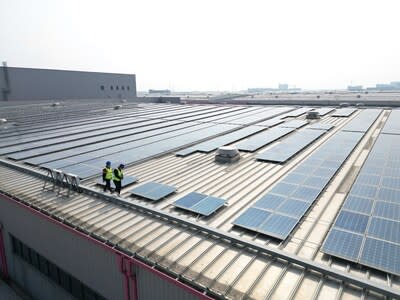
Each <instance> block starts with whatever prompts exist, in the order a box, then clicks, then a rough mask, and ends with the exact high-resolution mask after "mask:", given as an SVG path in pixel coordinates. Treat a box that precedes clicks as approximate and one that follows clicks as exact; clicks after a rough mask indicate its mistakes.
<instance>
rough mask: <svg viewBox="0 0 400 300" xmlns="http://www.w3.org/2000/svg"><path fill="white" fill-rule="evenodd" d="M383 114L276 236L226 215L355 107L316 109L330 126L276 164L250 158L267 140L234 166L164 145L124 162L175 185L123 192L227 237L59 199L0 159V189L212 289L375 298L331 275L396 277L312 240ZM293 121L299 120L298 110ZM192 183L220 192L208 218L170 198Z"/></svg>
mask: <svg viewBox="0 0 400 300" xmlns="http://www.w3.org/2000/svg"><path fill="white" fill-rule="evenodd" d="M160 107H162V108H164V107H176V106H168V105H165V106H159V105H148V106H147V105H146V106H143V107H142V109H143V110H146V109H150V108H151V109H155V110H157V109H159V108H160ZM177 108H180V107H177ZM211 109H212V107H211ZM108 113H109V112H108ZM118 113H119V112H118ZM118 113H117V112H113V114H118ZM387 115H388V112H387V111H386V112H384V113H383V114H381V116H380V117H379V119H378V120H377V121H376V122H375V123H374V125H373V126H372V128H371V129H370V130H369V131H368V133H367V134H366V136H365V137H364V138H363V140H362V141H361V143H360V144H359V145H358V146H357V148H356V149H355V151H353V153H352V155H351V156H350V157H349V159H348V160H347V161H346V163H345V164H344V165H343V166H342V168H341V169H340V172H339V173H338V174H337V175H336V176H335V178H334V180H333V181H332V182H330V184H329V186H328V187H327V189H326V190H325V191H324V192H323V194H322V195H321V197H319V199H318V200H317V201H316V203H315V204H314V205H313V206H312V208H311V209H310V210H309V211H308V212H307V213H306V215H305V217H304V218H303V219H302V220H301V222H300V224H299V225H298V226H297V227H296V228H295V230H294V231H293V232H292V233H291V235H290V236H289V238H288V239H286V240H285V241H279V240H276V239H273V238H269V237H268V236H264V235H260V234H255V233H252V232H251V231H247V230H242V229H240V228H238V227H233V225H232V221H233V220H234V219H235V218H236V217H237V216H238V215H240V214H241V213H242V212H243V211H244V209H246V208H247V207H249V206H250V205H251V204H252V203H254V202H255V201H256V200H257V199H258V198H259V197H260V196H261V195H263V194H264V193H265V192H266V191H268V190H269V189H271V187H272V186H273V185H274V183H276V182H277V181H278V180H279V179H280V178H281V177H282V176H283V175H285V174H286V173H287V172H288V171H290V170H291V169H292V168H293V167H294V166H296V165H297V164H298V163H299V162H301V161H302V160H303V159H304V158H306V157H308V155H309V154H310V153H312V152H313V151H314V150H315V149H318V147H319V146H320V145H322V144H323V143H324V142H325V141H327V140H329V138H330V137H331V136H332V135H334V134H335V133H336V132H337V131H338V130H340V129H341V128H342V127H343V126H344V125H345V124H346V123H347V122H349V120H350V119H352V118H354V117H355V116H357V113H356V114H353V115H352V116H351V117H349V118H334V117H331V116H330V114H328V115H327V116H324V117H323V118H322V119H321V121H322V122H323V123H329V124H333V125H335V127H334V129H333V130H331V131H329V132H328V133H327V134H326V135H324V136H323V137H322V138H320V139H319V140H318V141H317V142H315V143H313V144H312V145H311V146H310V147H308V148H306V149H305V150H304V151H302V152H301V153H299V154H298V155H296V156H295V158H294V159H292V160H290V161H289V162H288V163H286V164H284V165H278V164H272V163H265V162H259V161H257V160H255V159H254V158H255V156H256V155H257V153H259V152H260V151H263V150H265V149H267V148H268V147H269V146H267V147H264V148H262V149H260V150H259V151H258V152H254V153H241V156H242V157H241V159H240V161H239V162H237V163H234V164H217V163H215V162H214V153H210V154H203V153H195V154H193V155H190V156H187V157H176V156H175V155H174V153H167V154H162V155H161V156H159V157H156V158H152V159H150V160H146V161H143V162H140V163H137V164H135V165H133V166H130V167H128V168H127V169H126V170H125V174H126V175H134V176H138V177H139V180H140V183H145V182H148V181H157V182H162V183H164V184H169V185H173V186H175V187H176V188H177V189H178V191H177V193H176V194H174V195H173V196H170V197H168V198H166V199H164V200H162V201H159V202H149V201H146V200H143V199H140V198H137V197H131V196H130V194H129V190H130V189H131V188H126V189H124V190H123V193H122V197H123V198H124V199H126V200H127V201H129V202H132V203H133V204H139V205H140V204H141V205H143V206H144V207H147V208H149V209H157V210H161V211H162V212H165V213H168V214H170V215H173V216H177V217H179V218H181V219H184V220H188V221H192V222H195V223H196V224H199V225H200V226H205V227H204V228H215V229H216V230H218V231H219V232H226V233H227V234H228V235H227V237H228V238H227V239H223V238H221V237H220V236H214V235H213V234H211V233H210V232H207V231H203V232H202V231H201V230H199V229H194V228H190V226H183V225H182V224H180V223H179V221H175V222H172V221H171V220H170V221H168V220H164V219H160V218H157V217H155V215H153V216H151V215H149V214H148V213H145V212H144V211H142V212H141V211H139V210H137V209H129V208H127V207H124V206H121V205H118V203H111V202H109V201H107V200H105V199H101V198H96V197H93V196H89V195H87V194H86V193H83V194H73V195H71V196H70V197H69V198H68V199H66V198H65V197H62V196H61V195H59V196H57V195H56V194H55V193H54V192H51V191H47V190H43V189H42V186H43V180H41V179H40V178H38V177H35V176H33V175H30V174H24V173H21V172H20V171H18V170H16V169H14V168H13V167H12V166H5V165H4V164H2V166H0V174H1V176H2V178H8V179H9V180H7V181H2V182H1V183H0V190H2V191H4V192H6V193H7V194H10V195H13V196H14V197H16V198H19V199H21V200H24V201H26V202H28V203H30V204H33V205H34V206H37V207H38V208H40V209H42V210H45V211H47V212H48V213H50V214H53V215H54V216H55V217H57V218H59V219H65V220H66V221H67V222H68V223H70V224H71V225H72V226H77V227H79V228H81V229H82V230H84V231H86V232H88V233H91V234H93V235H94V236H97V237H99V238H101V239H103V240H107V241H109V243H111V244H115V245H118V247H120V248H121V249H125V250H127V251H129V252H132V253H136V254H137V255H138V256H139V257H141V258H142V259H143V260H145V261H147V262H148V263H150V264H155V265H157V266H159V267H160V268H161V269H163V270H164V271H166V272H169V273H171V274H175V276H177V277H179V278H180V279H181V280H183V281H185V282H188V283H190V284H192V285H194V286H196V287H197V288H201V287H204V288H205V290H206V291H209V292H211V293H212V294H213V295H218V296H220V297H224V298H231V299H241V298H247V299H273V298H278V299H286V298H288V299H295V298H296V299H305V298H307V299H308V298H319V299H329V298H335V299H336V298H337V299H350V298H380V297H382V296H383V295H384V294H383V292H382V291H381V293H380V294H379V293H376V292H373V291H372V290H371V289H368V288H365V289H364V286H363V285H362V284H352V285H350V284H349V282H346V281H340V280H338V278H340V276H339V274H348V275H349V276H352V277H354V278H358V279H360V280H361V281H362V280H364V281H366V282H367V283H368V282H369V283H370V284H377V285H378V286H381V287H382V288H385V287H386V288H392V289H393V290H394V291H395V293H398V294H400V281H399V278H398V277H397V276H394V275H390V274H387V273H384V272H380V271H376V270H374V269H371V268H367V267H364V266H360V265H356V264H354V263H351V262H347V261H345V260H340V259H336V258H333V257H330V256H328V255H324V254H323V253H322V252H321V251H320V247H321V244H322V242H323V240H324V238H325V235H326V234H327V232H328V230H329V228H330V226H331V224H332V222H333V221H334V219H335V216H336V214H337V212H338V210H339V208H340V206H341V204H342V203H343V200H344V198H345V196H346V193H347V192H348V191H349V189H350V187H351V184H352V182H353V180H354V179H355V177H356V175H357V172H358V171H359V169H360V167H361V165H362V163H363V161H364V160H365V158H366V156H367V154H368V152H369V150H370V148H371V146H372V145H373V142H374V141H375V139H376V138H377V136H378V134H379V131H380V129H381V128H382V126H383V122H384V121H385V119H386V118H387ZM297 119H304V116H303V117H299V118H297ZM233 145H234V144H233ZM3 161H5V162H7V160H3ZM84 185H85V186H88V187H91V188H94V189H98V187H96V186H95V185H94V180H88V181H85V182H84ZM192 191H196V192H201V193H205V194H208V195H213V196H216V197H221V198H223V199H226V200H228V203H229V205H228V206H227V207H225V208H223V209H221V210H219V211H217V212H216V213H215V214H213V215H211V217H208V218H205V217H199V216H197V215H195V214H192V213H189V212H186V211H183V210H180V209H177V208H175V207H174V206H173V205H172V203H173V202H174V201H175V200H177V199H179V198H180V197H182V196H183V195H185V194H187V193H188V192H192ZM229 236H234V237H236V238H237V239H238V240H242V241H243V243H244V242H248V243H253V244H255V245H260V247H262V248H265V249H272V250H274V251H281V252H282V253H286V254H287V255H288V256H294V257H297V258H298V259H301V260H304V261H306V262H311V263H316V264H319V265H322V266H324V267H326V268H327V269H329V270H331V271H332V272H333V273H335V272H336V273H337V274H338V276H337V278H335V276H334V275H333V276H332V275H330V276H325V275H322V274H321V273H320V272H317V271H316V270H313V269H312V268H308V269H305V268H304V267H303V266H299V265H297V264H292V263H290V260H285V259H282V258H278V257H276V256H273V255H268V254H265V253H262V251H255V250H254V249H250V247H248V245H249V244H246V243H244V244H246V245H247V246H240V245H237V243H232V242H229Z"/></svg>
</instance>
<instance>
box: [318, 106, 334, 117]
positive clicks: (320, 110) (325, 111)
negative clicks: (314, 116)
mask: <svg viewBox="0 0 400 300" xmlns="http://www.w3.org/2000/svg"><path fill="white" fill-rule="evenodd" d="M334 110H335V108H333V107H321V108H317V109H314V110H313V111H316V112H318V114H319V115H320V116H325V115H327V114H329V113H330V112H331V111H334Z"/></svg>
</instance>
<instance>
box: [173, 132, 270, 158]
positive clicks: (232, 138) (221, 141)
mask: <svg viewBox="0 0 400 300" xmlns="http://www.w3.org/2000/svg"><path fill="white" fill-rule="evenodd" d="M263 130H265V128H264V127H260V126H248V127H244V128H242V129H239V130H236V131H234V132H231V133H227V134H224V135H222V136H219V137H216V138H213V139H211V140H208V141H205V142H203V143H200V144H197V145H195V146H192V147H189V148H186V149H183V150H181V151H178V152H176V153H175V154H176V155H177V156H187V155H189V154H192V153H194V152H197V151H199V152H204V153H209V152H211V151H214V150H216V149H218V147H221V146H225V145H228V144H231V143H233V142H236V141H238V140H241V139H243V138H245V137H247V136H249V135H252V134H254V133H257V132H260V131H263Z"/></svg>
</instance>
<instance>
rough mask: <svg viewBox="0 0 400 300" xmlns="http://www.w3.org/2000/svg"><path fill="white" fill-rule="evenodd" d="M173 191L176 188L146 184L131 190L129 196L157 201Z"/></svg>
mask: <svg viewBox="0 0 400 300" xmlns="http://www.w3.org/2000/svg"><path fill="white" fill-rule="evenodd" d="M175 191H176V188H175V187H174V186H170V185H166V184H161V183H158V182H148V183H145V184H143V185H141V186H138V187H136V188H134V189H133V190H131V194H132V195H134V196H139V197H141V198H146V199H149V200H152V201H158V200H161V199H162V198H164V197H167V196H168V195H170V194H172V193H174V192H175Z"/></svg>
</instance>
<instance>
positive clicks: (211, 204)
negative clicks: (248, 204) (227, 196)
mask: <svg viewBox="0 0 400 300" xmlns="http://www.w3.org/2000/svg"><path fill="white" fill-rule="evenodd" d="M225 202H226V201H225V200H224V199H221V198H216V197H211V196H208V197H207V198H205V199H203V200H201V201H200V202H199V203H197V204H196V205H194V206H193V207H191V208H190V210H192V211H194V212H197V213H199V214H201V215H204V216H209V215H211V214H212V213H213V212H215V211H216V210H217V209H219V208H220V207H222V206H224V204H225Z"/></svg>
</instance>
